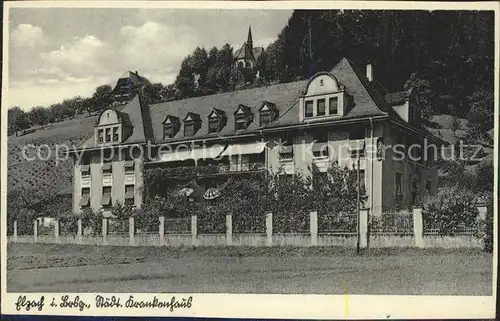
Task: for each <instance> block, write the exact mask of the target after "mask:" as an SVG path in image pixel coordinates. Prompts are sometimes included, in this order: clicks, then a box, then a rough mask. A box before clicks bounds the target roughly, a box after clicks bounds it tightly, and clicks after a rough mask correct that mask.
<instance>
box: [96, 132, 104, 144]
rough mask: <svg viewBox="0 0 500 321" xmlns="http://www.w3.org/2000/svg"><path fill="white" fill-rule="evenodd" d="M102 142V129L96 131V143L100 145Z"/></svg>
mask: <svg viewBox="0 0 500 321" xmlns="http://www.w3.org/2000/svg"><path fill="white" fill-rule="evenodd" d="M103 141H104V129H99V130H97V142H98V143H102V142H103Z"/></svg>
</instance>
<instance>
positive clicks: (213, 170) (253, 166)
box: [165, 162, 266, 179]
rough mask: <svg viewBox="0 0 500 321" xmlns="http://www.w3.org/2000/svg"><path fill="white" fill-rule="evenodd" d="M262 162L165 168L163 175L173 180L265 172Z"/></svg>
mask: <svg viewBox="0 0 500 321" xmlns="http://www.w3.org/2000/svg"><path fill="white" fill-rule="evenodd" d="M265 169H266V167H265V164H264V163H263V162H252V163H244V164H217V165H204V166H197V167H194V166H193V167H182V166H180V167H172V168H165V170H166V173H165V175H166V176H168V177H170V178H172V179H175V178H179V179H182V178H193V177H206V176H217V175H231V174H235V173H251V172H258V171H263V170H265Z"/></svg>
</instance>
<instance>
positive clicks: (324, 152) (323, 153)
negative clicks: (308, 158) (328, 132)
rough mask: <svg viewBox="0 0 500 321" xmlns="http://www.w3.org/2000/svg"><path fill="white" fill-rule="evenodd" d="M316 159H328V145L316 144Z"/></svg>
mask: <svg viewBox="0 0 500 321" xmlns="http://www.w3.org/2000/svg"><path fill="white" fill-rule="evenodd" d="M312 152H313V157H314V158H328V157H329V156H330V149H329V148H328V143H315V144H314V145H313V147H312Z"/></svg>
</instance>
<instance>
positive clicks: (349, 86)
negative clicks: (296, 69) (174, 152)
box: [149, 58, 390, 143]
mask: <svg viewBox="0 0 500 321" xmlns="http://www.w3.org/2000/svg"><path fill="white" fill-rule="evenodd" d="M331 74H332V75H334V76H335V78H337V80H338V81H339V83H340V84H341V85H343V86H345V88H346V92H347V94H349V95H350V96H352V99H353V103H354V104H353V107H352V108H350V109H349V110H348V111H347V113H346V114H345V115H344V116H343V117H342V119H353V118H359V117H370V116H387V115H388V114H387V111H388V110H390V106H389V104H388V103H387V102H386V101H385V100H384V97H383V96H382V95H381V94H379V93H378V91H377V90H376V89H375V88H374V87H373V86H372V85H371V83H370V82H369V81H368V80H367V79H366V76H365V75H364V74H362V73H361V72H359V71H358V70H357V69H355V67H353V65H352V64H351V63H350V62H349V61H348V60H347V59H345V58H344V59H342V60H341V61H340V62H339V63H338V64H337V65H336V66H335V67H334V68H333V69H332V70H331ZM307 82H308V81H305V80H304V81H296V82H290V83H285V84H277V85H272V86H266V87H259V88H252V89H246V90H238V91H233V92H226V93H220V94H215V95H210V96H202V97H196V98H189V99H184V100H177V101H170V102H166V103H161V104H156V105H151V106H150V108H149V110H150V114H151V119H152V128H153V131H154V136H155V142H156V143H161V142H175V141H181V140H183V139H202V138H209V137H212V136H214V137H217V136H226V135H235V134H241V133H249V132H256V130H258V129H259V128H260V127H259V126H258V124H257V122H256V121H254V122H252V123H251V124H250V125H249V126H248V128H247V129H246V130H244V131H243V132H242V131H235V129H234V128H233V127H234V126H233V125H232V124H233V123H234V111H235V110H237V108H238V106H239V105H240V104H242V105H245V106H248V107H249V108H251V110H252V111H253V112H255V111H258V110H259V109H260V107H262V104H263V103H265V102H268V105H270V106H272V105H273V104H274V107H275V108H276V110H277V112H278V115H279V117H278V118H277V119H276V120H275V121H274V122H272V123H270V124H268V125H266V126H265V127H266V128H269V127H281V126H288V125H295V124H300V122H299V104H298V102H299V97H300V95H301V92H302V91H303V90H304V89H305V86H306V84H307ZM213 108H218V109H220V110H223V111H224V112H225V113H226V115H227V116H228V124H229V125H228V126H225V127H224V128H223V129H222V130H221V131H220V132H219V133H217V134H207V133H208V122H206V121H202V122H201V123H202V125H201V128H200V130H198V131H197V133H196V134H195V135H193V136H189V137H186V138H184V137H183V135H182V131H181V133H180V134H178V135H177V137H175V138H171V139H167V140H164V139H163V131H162V121H163V120H164V119H165V116H166V115H172V116H178V117H179V118H183V119H184V118H185V117H186V116H187V112H189V111H191V112H195V113H197V114H199V115H201V118H203V117H206V116H208V115H209V113H210V111H211V110H212V109H213Z"/></svg>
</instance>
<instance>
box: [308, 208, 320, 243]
mask: <svg viewBox="0 0 500 321" xmlns="http://www.w3.org/2000/svg"><path fill="white" fill-rule="evenodd" d="M309 231H310V233H311V245H312V246H316V245H318V212H310V213H309Z"/></svg>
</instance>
